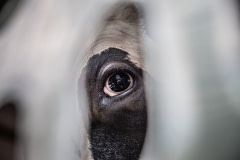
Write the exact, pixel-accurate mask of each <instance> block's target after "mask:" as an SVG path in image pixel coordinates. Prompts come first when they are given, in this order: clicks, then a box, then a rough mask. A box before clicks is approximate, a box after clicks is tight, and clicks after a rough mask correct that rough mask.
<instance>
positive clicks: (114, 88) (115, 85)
mask: <svg viewBox="0 0 240 160" xmlns="http://www.w3.org/2000/svg"><path fill="white" fill-rule="evenodd" d="M133 81H134V80H133V77H132V76H131V75H130V74H129V73H127V72H124V71H119V72H115V73H113V74H111V75H110V76H109V77H108V78H107V80H106V82H105V86H104V89H103V90H104V93H105V94H107V95H108V96H110V97H113V96H116V95H119V94H122V93H124V92H126V91H128V90H129V89H131V88H132V87H133Z"/></svg>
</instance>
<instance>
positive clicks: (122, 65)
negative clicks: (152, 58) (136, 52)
mask: <svg viewBox="0 0 240 160" xmlns="http://www.w3.org/2000/svg"><path fill="white" fill-rule="evenodd" d="M113 68H114V69H117V68H119V69H121V68H129V66H128V65H127V64H125V63H123V62H114V63H109V64H107V65H106V66H104V68H102V69H101V70H100V72H99V77H100V78H101V77H103V75H104V74H105V73H107V72H108V71H110V70H112V69H113Z"/></svg>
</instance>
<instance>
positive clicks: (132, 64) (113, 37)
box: [81, 3, 147, 160]
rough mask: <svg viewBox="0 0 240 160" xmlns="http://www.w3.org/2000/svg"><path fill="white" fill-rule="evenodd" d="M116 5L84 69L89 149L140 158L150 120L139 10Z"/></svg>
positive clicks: (121, 159) (98, 155)
mask: <svg viewBox="0 0 240 160" xmlns="http://www.w3.org/2000/svg"><path fill="white" fill-rule="evenodd" d="M113 10H114V11H113V12H112V13H111V15H110V16H109V17H108V18H107V20H106V22H105V25H104V28H103V30H102V31H101V32H100V35H99V36H98V37H97V39H96V41H95V42H94V44H93V46H92V48H91V50H90V52H89V59H88V62H87V64H86V66H85V68H84V70H83V72H82V74H81V77H84V78H81V79H84V84H85V85H86V92H87V96H88V105H89V106H88V109H89V117H90V129H89V138H90V149H91V152H92V156H93V158H94V159H95V160H97V159H99V160H100V159H101V160H103V159H105V160H107V159H109V160H110V159H111V160H113V159H118V160H125V159H129V160H135V159H138V158H139V155H140V153H141V150H142V147H143V143H144V139H145V135H146V124H147V107H146V100H145V93H144V80H143V72H144V69H143V68H144V67H143V61H142V49H141V35H140V25H139V23H140V20H139V11H138V9H137V7H136V6H135V5H133V4H130V3H129V4H128V3H127V4H126V3H124V4H121V5H118V6H117V7H116V8H115V9H113Z"/></svg>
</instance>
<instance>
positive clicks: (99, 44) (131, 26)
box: [84, 4, 144, 69]
mask: <svg viewBox="0 0 240 160" xmlns="http://www.w3.org/2000/svg"><path fill="white" fill-rule="evenodd" d="M125 5H126V4H125ZM120 6H121V5H120ZM128 6H129V5H128ZM123 13H125V14H124V15H123V16H121V14H123ZM119 15H120V16H119ZM109 17H111V18H109ZM129 17H132V18H130V20H129ZM142 33H143V31H142V28H141V25H140V17H139V10H138V8H136V6H131V7H130V8H129V9H128V10H127V11H126V6H121V7H119V9H117V10H112V12H111V13H110V14H109V15H108V17H107V18H105V20H104V22H103V27H102V29H101V30H100V31H99V34H98V35H97V37H96V39H95V41H94V42H93V43H92V45H91V46H90V49H89V50H88V51H87V52H86V55H85V61H84V65H86V63H87V61H88V59H89V58H91V57H92V56H93V55H96V54H100V53H101V52H102V51H104V50H106V49H108V48H117V49H121V50H123V51H125V52H127V53H128V59H129V60H130V61H131V62H133V63H134V64H135V65H136V66H137V67H139V68H142V69H144V65H143V49H142Z"/></svg>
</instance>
